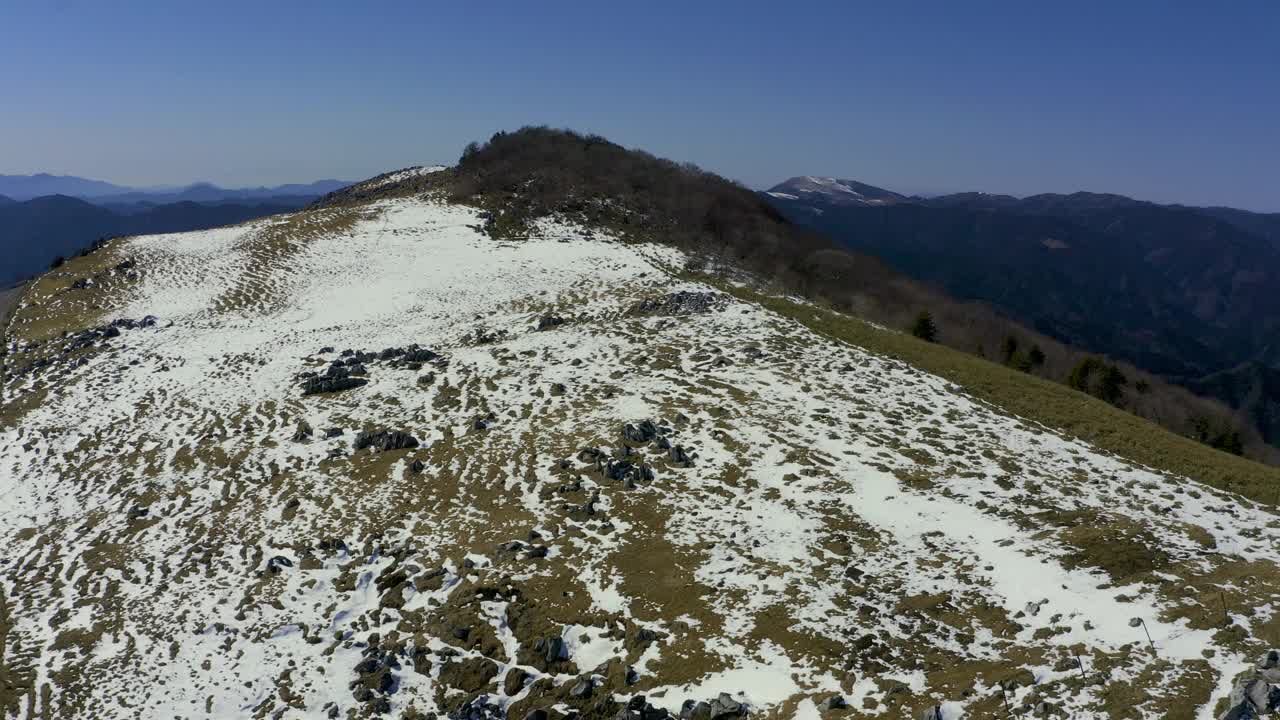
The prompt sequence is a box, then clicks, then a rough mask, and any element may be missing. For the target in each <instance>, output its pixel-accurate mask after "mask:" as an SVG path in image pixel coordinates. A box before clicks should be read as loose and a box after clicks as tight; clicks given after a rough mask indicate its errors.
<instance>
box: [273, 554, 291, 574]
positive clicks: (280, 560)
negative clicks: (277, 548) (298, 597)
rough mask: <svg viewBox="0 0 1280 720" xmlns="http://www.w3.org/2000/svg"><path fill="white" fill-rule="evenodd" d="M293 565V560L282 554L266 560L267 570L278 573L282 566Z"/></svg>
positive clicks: (288, 566) (289, 566)
mask: <svg viewBox="0 0 1280 720" xmlns="http://www.w3.org/2000/svg"><path fill="white" fill-rule="evenodd" d="M291 567H293V561H292V560H290V559H289V558H287V557H285V556H284V555H276V556H274V557H272V558H271V559H270V560H268V561H267V572H269V573H271V574H273V575H278V574H279V573H280V571H281V570H283V569H284V568H291Z"/></svg>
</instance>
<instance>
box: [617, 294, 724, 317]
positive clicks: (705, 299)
mask: <svg viewBox="0 0 1280 720" xmlns="http://www.w3.org/2000/svg"><path fill="white" fill-rule="evenodd" d="M728 305H729V296H727V295H725V294H723V293H714V292H690V291H688V290H682V291H680V292H674V293H671V294H669V295H663V296H662V297H659V298H653V299H649V300H642V301H640V302H639V303H637V304H636V305H635V307H633V308H632V310H631V311H632V313H634V314H636V315H699V314H702V313H709V312H712V311H713V310H723V309H725V308H726V307H728Z"/></svg>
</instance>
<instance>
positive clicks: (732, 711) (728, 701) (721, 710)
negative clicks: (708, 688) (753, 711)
mask: <svg viewBox="0 0 1280 720" xmlns="http://www.w3.org/2000/svg"><path fill="white" fill-rule="evenodd" d="M708 704H709V705H710V706H711V720H727V719H728V718H740V717H746V716H747V706H746V705H743V704H742V703H740V702H738V701H737V700H734V699H733V696H732V695H730V694H729V693H720V696H719V697H717V698H716V699H715V700H712V701H711V702H710V703H708Z"/></svg>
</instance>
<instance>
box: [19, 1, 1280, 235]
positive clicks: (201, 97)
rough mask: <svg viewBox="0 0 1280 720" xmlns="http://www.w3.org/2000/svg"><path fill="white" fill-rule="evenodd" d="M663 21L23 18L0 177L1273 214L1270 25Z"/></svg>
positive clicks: (1012, 19)
mask: <svg viewBox="0 0 1280 720" xmlns="http://www.w3.org/2000/svg"><path fill="white" fill-rule="evenodd" d="M661 5H662V4H661V3H659V4H658V5H657V6H645V7H643V8H641V7H635V8H630V7H609V8H604V9H602V8H599V7H598V6H595V5H591V4H586V3H565V4H558V5H556V6H554V7H542V6H538V7H530V6H526V5H524V4H517V3H510V4H507V3H498V4H495V5H491V6H486V7H485V8H483V9H481V10H475V9H463V8H459V7H440V8H430V9H428V8H424V7H421V6H419V5H416V4H410V3H390V4H386V5H382V6H379V7H378V8H376V9H364V8H353V7H351V6H349V5H346V4H338V3H306V4H301V3H279V4H271V5H270V6H266V7H260V6H257V5H254V4H249V3H239V2H231V3H223V4H218V5H217V6H206V7H195V8H185V9H183V10H182V11H181V12H178V11H174V10H173V9H172V7H171V6H169V5H167V4H162V3H151V2H138V3H133V4H130V5H129V6H127V7H109V6H99V5H95V4H88V3H81V2H62V3H56V4H55V3H45V4H38V5H31V6H19V7H16V8H12V9H10V10H9V12H8V13H7V17H6V23H5V26H4V27H3V28H0V60H3V62H0V77H4V79H5V81H4V87H5V88H6V105H7V107H6V112H5V113H4V114H2V115H0V149H2V150H3V152H0V173H4V174H31V173H38V172H46V173H50V174H55V175H64V174H67V175H75V176H78V177H85V178H92V179H99V180H104V181H107V182H112V183H116V184H120V185H125V186H132V187H146V188H150V187H183V186H186V185H189V184H191V183H193V182H212V183H214V184H216V185H219V186H223V187H257V186H275V185H280V184H286V183H306V182H312V181H314V180H319V179H326V178H336V179H341V180H359V179H362V178H366V177H370V176H373V175H376V174H379V173H382V172H386V171H388V170H393V169H397V168H401V167H405V166H408V165H415V164H425V163H452V162H453V161H454V160H455V159H456V158H457V156H458V154H459V152H460V151H461V149H462V147H463V146H464V145H465V144H466V143H467V142H470V141H472V140H484V139H485V138H487V137H488V136H489V135H491V134H492V133H493V132H494V131H496V130H509V129H515V128H517V127H519V126H521V125H527V124H547V125H551V126H555V127H569V128H573V129H576V130H580V131H585V132H596V133H600V134H602V135H604V136H606V137H608V138H609V139H611V140H613V141H615V142H618V143H620V144H622V145H625V146H627V147H638V148H642V149H645V150H647V151H649V152H652V153H654V154H656V155H660V156H664V157H669V158H672V159H676V160H681V161H690V162H694V163H697V164H698V165H700V166H702V167H704V168H706V169H708V170H711V171H714V172H717V173H719V174H721V175H724V176H726V177H729V178H731V179H735V180H738V181H739V182H742V183H743V184H745V185H747V186H749V187H753V188H763V187H768V186H770V185H773V184H775V183H777V182H780V181H782V180H784V179H786V178H788V177H791V176H794V175H823V176H835V177H842V178H852V179H857V180H860V181H863V182H867V183H871V184H873V185H878V186H882V187H885V188H889V189H892V190H896V191H898V192H904V193H908V194H917V193H918V194H938V193H945V192H963V191H983V192H992V193H1005V194H1012V195H1018V196H1025V195H1033V194H1037V193H1042V192H1062V193H1070V192H1075V191H1078V190H1087V191H1091V192H1111V193H1118V194H1123V195H1128V196H1131V197H1135V198H1139V199H1143V200H1150V201H1154V202H1161V203H1183V204H1190V205H1229V206H1233V207H1241V208H1246V209H1251V210H1260V211H1273V212H1274V211H1280V141H1278V140H1277V138H1276V131H1275V128H1277V127H1280V99H1277V98H1275V97H1274V94H1272V93H1268V92H1267V91H1266V88H1267V87H1269V86H1270V84H1271V82H1272V81H1273V78H1272V77H1271V75H1272V73H1273V72H1274V69H1275V68H1276V67H1280V49H1277V48H1276V44H1275V43H1273V42H1272V39H1271V38H1270V35H1271V31H1270V29H1271V28H1274V27H1276V25H1277V22H1280V6H1276V5H1274V4H1270V3H1264V2H1243V3H1237V4H1233V5H1231V6H1229V7H1228V8H1226V9H1221V8H1217V9H1215V8H1209V7H1207V6H1206V7H1200V6H1194V5H1191V6H1182V7H1174V6H1169V5H1167V4H1161V3H1130V4H1126V5H1125V6H1124V7H1120V8H1117V7H1114V6H1111V5H1104V4H1101V3H1099V4H1085V5H1083V6H1081V5H1076V6H1072V7H1070V8H1065V7H1040V6H1036V7H1028V6H1025V5H1020V4H1015V3H1003V2H999V3H988V4H984V5H982V6H980V7H976V8H975V7H967V6H957V5H954V4H951V3H936V4H931V7H930V8H928V9H927V10H921V9H920V8H919V7H916V8H914V11H908V10H905V9H900V8H892V7H879V6H861V7H853V6H851V5H849V4H844V3H839V4H836V3H830V4H826V5H822V6H816V7H806V8H805V9H804V11H791V12H788V11H785V10H779V9H778V8H777V7H776V6H774V5H766V4H762V3H746V4H743V3H734V4H731V5H730V4H724V3H706V4H698V5H696V6H690V5H688V4H681V5H679V6H675V5H672V6H670V7H671V8H679V10H678V11H674V10H673V11H671V12H666V11H663V8H662V7H661ZM1100 15H1102V16H1104V17H1105V18H1106V22H1105V23H1102V22H1098V17H1099V16H1100ZM246 18H252V22H249V21H247V20H246Z"/></svg>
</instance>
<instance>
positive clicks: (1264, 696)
mask: <svg viewBox="0 0 1280 720" xmlns="http://www.w3.org/2000/svg"><path fill="white" fill-rule="evenodd" d="M1276 680H1280V651H1277V650H1269V651H1267V653H1266V654H1265V655H1263V656H1262V659H1261V661H1259V662H1258V664H1257V665H1256V666H1255V667H1254V673H1253V676H1251V677H1247V678H1244V679H1242V680H1240V681H1239V682H1237V683H1236V685H1235V687H1234V688H1232V689H1231V694H1230V695H1229V696H1228V698H1227V702H1228V708H1227V710H1226V712H1224V713H1223V714H1222V715H1220V716H1219V720H1245V718H1256V717H1258V716H1261V715H1268V714H1271V713H1276V712H1280V683H1277V682H1276Z"/></svg>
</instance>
